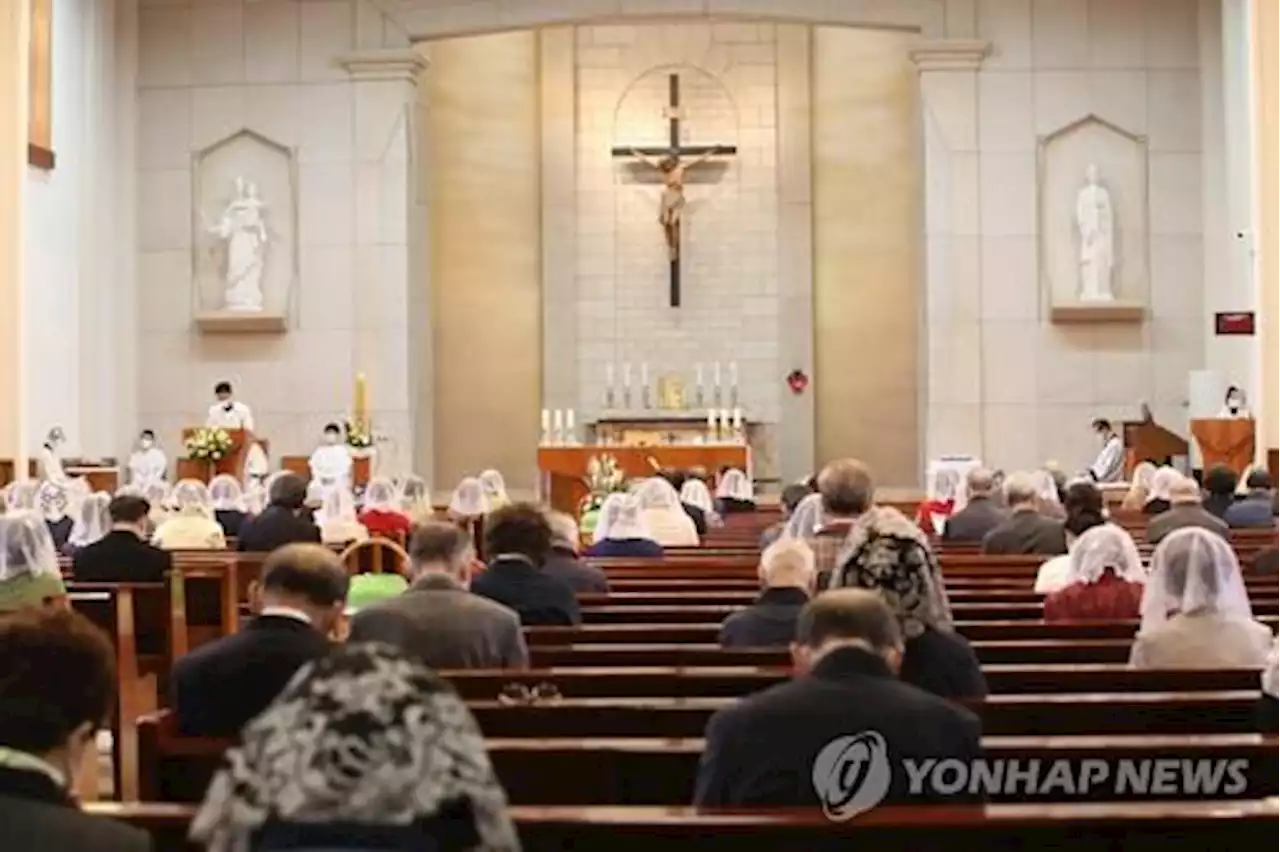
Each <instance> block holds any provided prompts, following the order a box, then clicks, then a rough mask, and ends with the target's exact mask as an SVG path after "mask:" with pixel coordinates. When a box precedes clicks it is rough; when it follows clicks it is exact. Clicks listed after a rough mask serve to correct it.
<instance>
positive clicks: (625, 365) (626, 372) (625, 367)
mask: <svg viewBox="0 0 1280 852" xmlns="http://www.w3.org/2000/svg"><path fill="white" fill-rule="evenodd" d="M622 385H623V387H628V388H629V387H631V362H630V361H623V362H622Z"/></svg>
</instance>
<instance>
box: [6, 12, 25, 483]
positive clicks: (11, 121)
mask: <svg viewBox="0 0 1280 852" xmlns="http://www.w3.org/2000/svg"><path fill="white" fill-rule="evenodd" d="M27 9H28V4H27V3H25V2H23V3H0V411H2V412H4V413H3V416H0V458H7V459H13V461H14V469H15V473H16V474H18V475H19V476H20V475H21V474H22V473H23V472H25V470H26V467H27V463H26V452H25V448H24V447H23V445H22V438H21V434H20V433H21V427H20V424H21V422H22V417H21V413H22V310H21V307H22V303H21V294H22V188H23V183H24V181H25V178H26V171H27V109H28V107H27V43H28V36H27V27H28V25H29V22H28V20H27Z"/></svg>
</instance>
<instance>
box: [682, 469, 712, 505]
mask: <svg viewBox="0 0 1280 852" xmlns="http://www.w3.org/2000/svg"><path fill="white" fill-rule="evenodd" d="M680 502H681V503H688V504H689V505H690V506H695V507H697V508H699V509H701V510H702V511H703V512H704V513H706V514H710V513H712V512H714V511H715V508H716V506H715V501H714V500H712V499H711V489H710V488H708V487H707V483H705V482H703V481H702V480H701V479H696V478H694V477H690V478H689V479H686V480H685V481H684V485H682V486H680Z"/></svg>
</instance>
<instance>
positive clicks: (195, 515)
mask: <svg viewBox="0 0 1280 852" xmlns="http://www.w3.org/2000/svg"><path fill="white" fill-rule="evenodd" d="M172 502H173V508H174V511H173V514H171V515H169V517H167V518H165V519H164V521H163V522H162V523H161V524H160V525H159V526H158V527H156V531H155V532H154V533H153V534H152V536H151V543H152V544H154V545H155V546H156V547H159V548H161V549H163V550H223V549H225V548H226V546H227V536H226V533H224V532H223V531H222V527H221V525H219V524H218V522H217V521H216V520H215V519H214V514H213V498H212V497H210V496H209V487H208V486H207V485H205V484H204V483H203V482H201V481H199V480H197V479H184V480H182V481H181V482H179V483H178V484H177V485H175V486H174V487H173V497H172Z"/></svg>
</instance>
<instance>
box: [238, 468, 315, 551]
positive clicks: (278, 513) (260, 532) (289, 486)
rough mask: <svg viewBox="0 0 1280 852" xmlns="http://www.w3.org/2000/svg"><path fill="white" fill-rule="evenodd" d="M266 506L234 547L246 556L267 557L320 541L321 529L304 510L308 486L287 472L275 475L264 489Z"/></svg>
mask: <svg viewBox="0 0 1280 852" xmlns="http://www.w3.org/2000/svg"><path fill="white" fill-rule="evenodd" d="M267 499H268V501H269V502H268V503H267V506H266V508H264V509H263V510H262V511H261V512H260V513H258V514H257V515H255V516H253V517H252V518H247V519H246V520H245V522H244V524H243V525H242V526H241V527H240V536H239V538H238V540H237V544H236V547H237V549H238V550H240V551H241V552H245V553H270V552H271V551H273V550H275V549H276V548H277V547H281V546H283V545H286V544H291V543H293V542H316V543H319V541H320V528H319V527H317V526H316V525H315V524H314V523H313V522H312V520H311V512H310V511H309V510H308V509H307V507H306V501H307V485H306V483H305V482H303V481H302V478H301V477H299V476H297V475H296V474H293V473H289V472H281V473H277V474H274V475H273V476H272V477H271V479H270V482H269V484H268V486H267Z"/></svg>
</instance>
